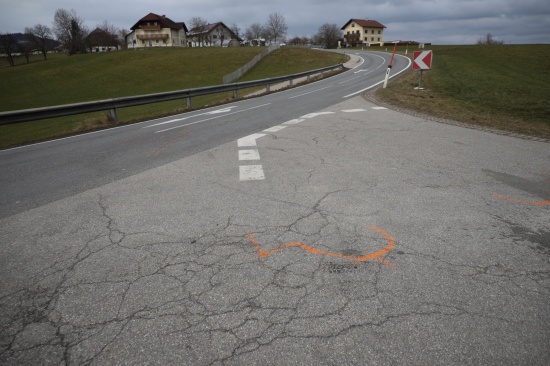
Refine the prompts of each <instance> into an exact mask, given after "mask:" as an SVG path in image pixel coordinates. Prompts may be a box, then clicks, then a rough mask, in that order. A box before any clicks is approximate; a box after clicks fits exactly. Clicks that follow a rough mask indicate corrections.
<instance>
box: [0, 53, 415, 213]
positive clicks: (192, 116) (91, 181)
mask: <svg viewBox="0 0 550 366" xmlns="http://www.w3.org/2000/svg"><path fill="white" fill-rule="evenodd" d="M361 57H362V59H359V57H355V58H354V62H352V63H351V65H353V66H354V67H356V68H355V69H354V70H352V71H348V72H346V73H344V74H340V75H337V76H335V77H332V78H329V79H326V80H323V81H320V82H317V83H314V84H310V85H307V86H303V87H299V88H295V89H292V90H289V91H286V92H281V93H277V94H271V95H267V96H264V97H261V98H254V99H250V100H245V101H241V102H236V103H232V104H229V105H225V106H219V107H215V108H210V109H204V110H200V111H196V112H192V113H185V114H182V115H178V116H171V117H167V118H163V119H160V120H158V121H153V122H145V123H139V124H133V125H129V126H124V127H120V128H116V129H109V130H105V131H100V132H96V133H92V134H85V135H81V136H76V137H71V138H68V139H61V140H56V141H51V142H47V143H43V144H36V145H32V146H26V147H22V148H17V149H10V150H4V151H0V171H1V172H2V173H1V176H0V191H1V192H2V195H0V217H7V216H9V215H13V214H16V213H20V212H23V211H25V210H28V209H30V208H34V207H38V206H41V205H44V204H47V203H49V202H53V201H55V200H58V199H61V198H65V197H69V196H71V195H74V194H77V193H80V192H83V191H85V190H88V189H91V188H95V187H98V186H100V185H103V184H106V183H109V182H114V181H117V180H119V179H122V178H124V177H129V176H131V175H134V174H136V173H139V172H142V171H146V170H148V169H152V168H154V167H157V166H160V165H163V164H166V163H169V162H171V161H174V160H177V159H181V158H183V157H186V156H191V155H193V154H196V153H198V152H201V151H205V150H208V149H210V148H213V147H215V146H218V145H220V144H223V143H226V142H229V141H232V140H235V139H237V138H239V137H241V136H244V135H247V134H250V133H252V132H254V131H259V130H262V129H264V128H268V127H271V126H273V125H276V124H278V123H281V121H285V120H288V119H291V118H294V116H300V115H304V114H307V113H310V112H314V111H316V110H319V109H321V108H325V107H327V106H329V105H332V104H334V103H338V102H339V101H341V100H342V99H343V98H350V97H352V96H353V95H356V94H357V93H358V92H359V91H361V90H363V89H365V88H367V87H370V86H372V85H374V84H377V83H379V82H380V81H381V80H382V79H383V75H384V74H385V71H386V69H387V65H388V64H389V58H390V55H389V54H387V53H383V52H375V53H366V52H363V53H361ZM408 66H409V61H408V59H406V58H404V57H396V58H395V60H394V68H393V70H392V74H391V75H397V74H398V73H399V72H400V71H402V70H403V69H404V68H406V67H408ZM172 120H178V121H176V122H172V123H166V122H167V121H172ZM159 123H164V124H161V125H159ZM155 125H158V126H161V127H157V126H155ZM150 126H152V127H151V128H148V127H150ZM181 126H184V127H185V128H183V127H181ZM171 128H172V129H171ZM168 145H170V148H166V147H167V146H168ZM159 149H161V150H163V153H162V154H159V153H156V151H157V150H159Z"/></svg>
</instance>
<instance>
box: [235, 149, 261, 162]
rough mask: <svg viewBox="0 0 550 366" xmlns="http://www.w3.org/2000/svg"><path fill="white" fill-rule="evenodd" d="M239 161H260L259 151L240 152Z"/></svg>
mask: <svg viewBox="0 0 550 366" xmlns="http://www.w3.org/2000/svg"><path fill="white" fill-rule="evenodd" d="M239 160H260V153H259V152H258V150H239Z"/></svg>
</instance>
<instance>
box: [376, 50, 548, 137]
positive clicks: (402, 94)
mask: <svg viewBox="0 0 550 366" xmlns="http://www.w3.org/2000/svg"><path fill="white" fill-rule="evenodd" d="M426 49H432V50H433V63H432V69H431V70H427V71H424V72H423V79H422V86H423V87H424V88H425V90H415V89H414V87H416V86H418V83H419V79H420V72H419V71H412V70H411V71H408V72H406V73H405V74H404V76H402V77H400V78H398V79H397V80H394V81H392V82H390V83H389V84H388V87H387V88H386V89H379V90H377V91H376V94H375V96H376V98H378V99H380V100H382V101H384V102H387V103H389V104H391V105H395V106H398V107H402V108H406V109H410V110H414V111H419V112H422V113H425V114H428V115H432V116H435V117H438V118H445V119H451V120H455V121H459V122H465V123H469V124H474V125H478V126H483V127H488V128H493V129H498V130H503V131H509V132H514V133H521V134H526V135H531V136H537V137H543V138H550V103H549V100H550V99H549V96H550V59H549V57H548V55H549V54H550V45H491V46H478V45H475V46H430V47H427V48H426ZM404 50H405V49H404V48H401V47H400V49H399V53H401V54H404ZM414 50H415V49H413V48H412V47H411V48H409V51H408V56H409V57H411V58H412V52H413V51H414ZM388 51H389V50H388Z"/></svg>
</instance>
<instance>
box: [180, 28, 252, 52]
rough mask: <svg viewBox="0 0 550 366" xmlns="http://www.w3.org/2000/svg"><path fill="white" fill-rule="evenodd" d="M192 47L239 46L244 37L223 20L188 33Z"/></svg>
mask: <svg viewBox="0 0 550 366" xmlns="http://www.w3.org/2000/svg"><path fill="white" fill-rule="evenodd" d="M187 39H188V42H189V46H190V47H216V46H217V47H222V46H224V47H225V46H239V45H240V43H241V42H242V39H241V38H240V37H239V36H237V35H236V34H235V33H234V32H233V31H232V30H231V29H229V28H228V27H227V26H226V25H225V24H223V23H222V22H217V23H213V24H206V25H203V26H200V27H196V28H193V29H191V30H190V31H189V32H188V33H187Z"/></svg>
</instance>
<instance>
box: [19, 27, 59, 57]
mask: <svg viewBox="0 0 550 366" xmlns="http://www.w3.org/2000/svg"><path fill="white" fill-rule="evenodd" d="M25 36H26V38H27V41H29V42H31V43H32V44H33V46H34V48H35V49H36V50H38V51H40V53H42V56H44V60H47V55H48V52H50V51H51V50H53V49H54V48H55V42H53V40H52V39H51V38H52V37H53V35H52V30H51V29H50V28H49V27H48V26H45V25H42V24H37V25H35V26H34V27H28V28H25Z"/></svg>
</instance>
